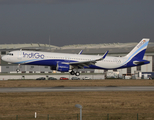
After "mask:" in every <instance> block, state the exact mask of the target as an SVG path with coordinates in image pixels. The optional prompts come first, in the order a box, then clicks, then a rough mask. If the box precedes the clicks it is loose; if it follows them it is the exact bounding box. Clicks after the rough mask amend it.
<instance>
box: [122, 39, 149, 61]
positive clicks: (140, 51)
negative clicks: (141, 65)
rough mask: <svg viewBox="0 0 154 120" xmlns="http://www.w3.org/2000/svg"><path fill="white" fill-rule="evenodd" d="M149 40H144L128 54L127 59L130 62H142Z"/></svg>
mask: <svg viewBox="0 0 154 120" xmlns="http://www.w3.org/2000/svg"><path fill="white" fill-rule="evenodd" d="M149 40H150V39H149V38H143V39H142V40H141V41H140V42H139V43H138V44H137V45H136V46H135V47H134V49H133V50H132V51H131V52H130V53H128V54H127V55H126V56H125V57H127V58H128V59H129V60H130V59H132V58H135V59H138V60H142V59H143V57H144V54H145V51H146V48H147V46H148V43H149Z"/></svg>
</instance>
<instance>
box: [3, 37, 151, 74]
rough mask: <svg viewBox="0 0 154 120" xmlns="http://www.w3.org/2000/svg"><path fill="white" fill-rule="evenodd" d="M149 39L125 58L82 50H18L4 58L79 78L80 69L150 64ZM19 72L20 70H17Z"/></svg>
mask: <svg viewBox="0 0 154 120" xmlns="http://www.w3.org/2000/svg"><path fill="white" fill-rule="evenodd" d="M149 40H150V39H149V38H143V39H142V40H141V41H140V42H139V43H138V44H137V45H136V46H135V47H134V48H133V49H132V50H131V51H130V52H129V53H128V54H127V55H125V56H123V57H112V56H107V54H108V52H109V51H106V52H105V54H104V55H103V56H101V57H100V56H97V55H83V54H81V53H82V50H81V51H80V52H79V53H78V54H69V53H67V54H66V53H54V52H41V51H26V50H16V51H11V52H9V53H8V54H7V55H4V56H3V57H2V60H3V61H6V62H8V63H13V64H18V66H19V65H21V64H24V65H43V66H50V68H51V70H57V71H60V72H69V71H70V74H71V75H76V76H79V75H80V72H79V71H78V69H86V68H88V69H105V70H113V69H122V68H127V67H133V66H139V65H145V64H149V63H150V61H148V60H144V59H143V57H144V54H145V51H146V48H147V46H148V43H149ZM17 71H19V69H17Z"/></svg>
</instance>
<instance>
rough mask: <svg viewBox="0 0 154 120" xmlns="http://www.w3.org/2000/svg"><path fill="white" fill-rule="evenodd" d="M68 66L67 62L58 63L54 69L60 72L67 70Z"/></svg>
mask: <svg viewBox="0 0 154 120" xmlns="http://www.w3.org/2000/svg"><path fill="white" fill-rule="evenodd" d="M69 68H70V65H69V64H62V63H58V64H57V68H56V70H57V71H60V72H68V71H69Z"/></svg>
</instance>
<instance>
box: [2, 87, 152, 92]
mask: <svg viewBox="0 0 154 120" xmlns="http://www.w3.org/2000/svg"><path fill="white" fill-rule="evenodd" d="M78 91H80V92H81V91H154V86H137V87H136V86H135V87H132V86H127V87H118V86H107V87H63V86H57V87H23V88H0V93H5V92H78Z"/></svg>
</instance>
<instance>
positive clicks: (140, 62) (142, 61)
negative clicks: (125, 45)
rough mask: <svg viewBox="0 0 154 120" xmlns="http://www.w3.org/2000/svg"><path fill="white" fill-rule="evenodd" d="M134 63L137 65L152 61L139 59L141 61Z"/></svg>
mask: <svg viewBox="0 0 154 120" xmlns="http://www.w3.org/2000/svg"><path fill="white" fill-rule="evenodd" d="M133 63H134V64H135V65H142V64H149V63H150V61H148V60H139V61H134V62H133Z"/></svg>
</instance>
